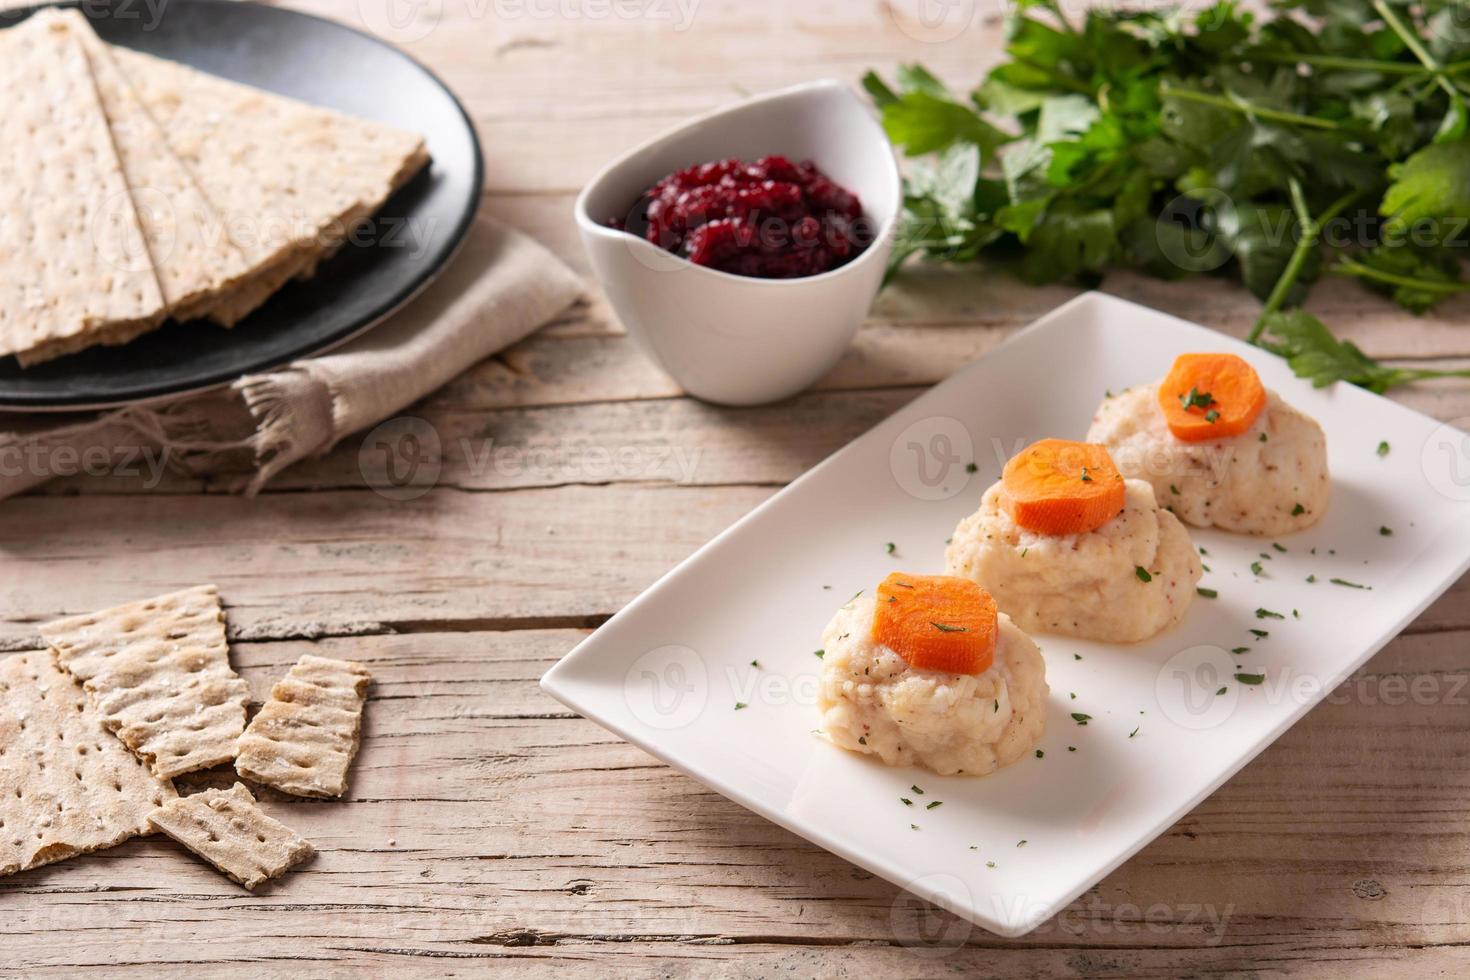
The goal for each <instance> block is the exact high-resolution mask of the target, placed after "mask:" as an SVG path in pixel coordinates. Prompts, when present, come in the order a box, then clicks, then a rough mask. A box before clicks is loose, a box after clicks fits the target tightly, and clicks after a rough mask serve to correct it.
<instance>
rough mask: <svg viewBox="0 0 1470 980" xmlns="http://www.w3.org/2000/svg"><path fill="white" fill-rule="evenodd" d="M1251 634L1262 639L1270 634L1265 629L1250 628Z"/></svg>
mask: <svg viewBox="0 0 1470 980" xmlns="http://www.w3.org/2000/svg"><path fill="white" fill-rule="evenodd" d="M1251 635H1252V636H1257V637H1260V638H1261V639H1263V640H1264V639H1265V638H1266V637H1268V636H1270V635H1271V634H1270V633H1269V632H1268V631H1266V630H1251Z"/></svg>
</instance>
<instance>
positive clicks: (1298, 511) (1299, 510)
mask: <svg viewBox="0 0 1470 980" xmlns="http://www.w3.org/2000/svg"><path fill="white" fill-rule="evenodd" d="M1306 512H1307V509H1306V508H1305V507H1303V506H1302V505H1301V504H1297V505H1296V506H1295V507H1293V508H1292V509H1291V516H1292V517H1301V516H1302V515H1303V514H1305V513H1306Z"/></svg>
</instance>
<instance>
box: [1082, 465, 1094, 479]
mask: <svg viewBox="0 0 1470 980" xmlns="http://www.w3.org/2000/svg"><path fill="white" fill-rule="evenodd" d="M1082 482H1083V483H1091V482H1092V477H1090V476H1088V475H1087V467H1085V466H1084V467H1082Z"/></svg>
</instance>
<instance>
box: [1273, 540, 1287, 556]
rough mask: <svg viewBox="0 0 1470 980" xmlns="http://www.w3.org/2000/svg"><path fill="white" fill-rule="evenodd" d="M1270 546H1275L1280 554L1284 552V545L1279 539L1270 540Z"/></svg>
mask: <svg viewBox="0 0 1470 980" xmlns="http://www.w3.org/2000/svg"><path fill="white" fill-rule="evenodd" d="M1271 547H1273V548H1275V549H1276V550H1277V551H1279V552H1281V553H1282V554H1285V553H1286V545H1284V544H1282V543H1280V542H1279V541H1272V542H1271Z"/></svg>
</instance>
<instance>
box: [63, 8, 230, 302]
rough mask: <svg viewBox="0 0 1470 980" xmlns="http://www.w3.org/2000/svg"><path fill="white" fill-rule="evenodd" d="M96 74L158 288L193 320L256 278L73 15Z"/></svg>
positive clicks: (97, 41)
mask: <svg viewBox="0 0 1470 980" xmlns="http://www.w3.org/2000/svg"><path fill="white" fill-rule="evenodd" d="M63 16H66V17H68V18H69V19H71V21H72V23H73V28H74V30H75V31H76V36H77V37H78V38H79V39H80V40H81V42H82V50H83V51H85V52H86V54H87V61H88V63H89V64H90V65H91V68H92V79H93V81H94V82H95V83H96V85H97V94H98V96H99V97H100V98H101V100H102V110H103V112H104V113H105V114H106V115H107V125H108V128H109V129H110V130H111V131H112V142H113V146H114V147H116V149H117V155H118V160H119V161H120V162H121V164H122V169H123V176H124V177H125V178H126V180H127V184H128V190H129V192H130V193H131V194H132V198H133V209H134V210H135V211H136V212H137V215H138V222H139V224H140V225H141V227H142V229H143V237H144V239H145V240H146V241H147V244H148V254H149V257H150V258H151V259H152V260H153V267H154V272H155V274H156V275H157V277H158V285H159V287H160V289H161V290H162V291H163V299H164V302H165V303H166V304H167V306H168V311H169V314H170V315H171V316H173V317H174V318H175V319H178V320H187V319H190V318H191V317H192V316H194V315H195V314H196V313H197V312H198V311H199V310H201V309H203V308H204V307H206V306H208V305H210V304H212V303H213V302H215V301H216V300H217V299H218V297H219V295H220V294H221V293H222V292H223V291H224V290H226V289H228V288H229V287H232V286H233V285H235V283H236V281H237V280H239V279H240V278H241V277H242V276H244V275H245V274H246V272H248V271H249V266H248V265H247V263H246V261H245V255H244V253H242V252H241V251H240V250H239V249H238V248H236V247H235V243H234V242H232V241H230V237H229V236H228V235H227V234H225V225H224V221H223V220H222V219H221V218H220V216H219V215H218V214H217V213H216V212H215V210H214V208H213V207H212V206H211V205H210V203H209V201H208V199H207V198H205V196H204V192H203V191H202V190H200V188H199V186H198V185H197V184H196V183H195V182H194V177H193V175H192V174H190V172H189V168H188V167H186V166H184V164H183V161H181V160H180V159H179V158H178V157H177V156H175V155H174V153H173V151H172V150H171V149H169V146H168V141H167V140H166V139H165V138H164V134H163V132H162V131H161V130H160V129H159V128H158V124H157V123H156V122H154V121H153V117H152V116H151V115H149V113H148V110H147V109H146V108H144V106H143V102H142V100H140V99H139V98H138V95H137V93H136V92H134V91H133V87H132V85H131V84H130V83H129V82H128V80H127V77H126V76H124V75H123V73H122V70H121V69H120V68H118V66H117V63H116V61H114V60H113V57H112V49H111V48H109V47H108V46H107V45H106V44H104V43H103V41H102V39H101V38H99V37H98V36H97V35H96V33H95V32H93V30H92V28H91V25H90V24H88V23H87V19H86V18H85V17H83V16H82V15H81V13H79V12H78V11H75V10H71V11H66V12H65V14H64V15H63Z"/></svg>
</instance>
